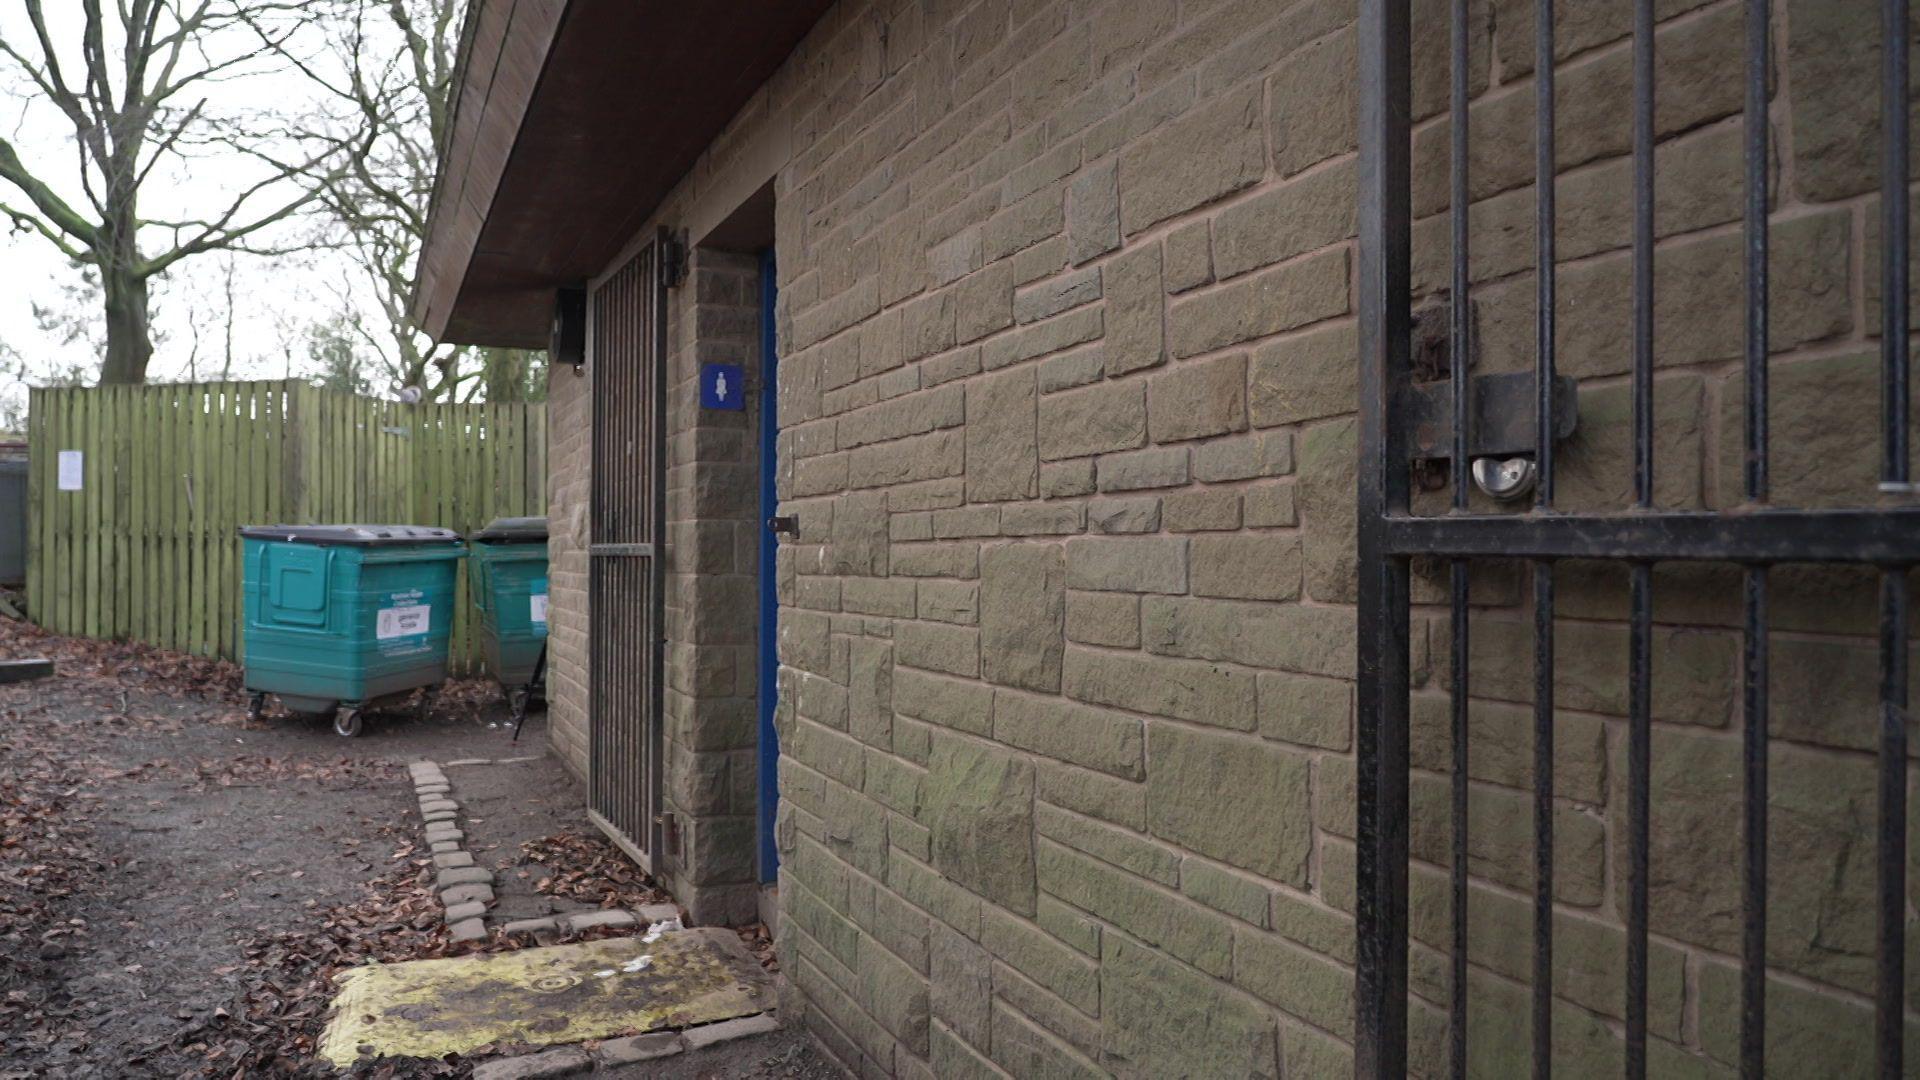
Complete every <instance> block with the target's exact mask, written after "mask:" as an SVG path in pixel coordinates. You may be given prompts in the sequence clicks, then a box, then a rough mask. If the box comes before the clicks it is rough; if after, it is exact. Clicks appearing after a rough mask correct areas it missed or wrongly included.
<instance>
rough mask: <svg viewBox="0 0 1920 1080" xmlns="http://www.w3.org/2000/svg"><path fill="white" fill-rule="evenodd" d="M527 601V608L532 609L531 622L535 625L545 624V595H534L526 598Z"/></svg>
mask: <svg viewBox="0 0 1920 1080" xmlns="http://www.w3.org/2000/svg"><path fill="white" fill-rule="evenodd" d="M527 600H528V606H529V607H530V608H532V613H533V621H534V622H537V623H544V622H546V621H547V594H546V593H534V594H533V595H532V596H530V597H528V598H527Z"/></svg>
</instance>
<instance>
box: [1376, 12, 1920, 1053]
mask: <svg viewBox="0 0 1920 1080" xmlns="http://www.w3.org/2000/svg"><path fill="white" fill-rule="evenodd" d="M1469 6H1470V5H1469V4H1468V2H1467V0H1452V3H1451V33H1450V34H1449V40H1450V43H1451V44H1450V55H1451V57H1452V63H1451V71H1452V83H1451V104H1450V110H1449V117H1450V124H1451V129H1450V135H1451V139H1452V150H1451V166H1450V177H1449V178H1450V181H1451V193H1452V195H1451V199H1450V201H1449V206H1450V210H1449V215H1450V217H1451V238H1452V251H1451V260H1452V272H1451V288H1450V313H1449V315H1450V317H1449V322H1450V344H1451V346H1452V348H1451V354H1452V357H1453V358H1454V360H1453V362H1452V364H1451V371H1450V373H1449V374H1448V375H1447V376H1445V379H1446V381H1445V382H1442V383H1440V384H1439V385H1438V386H1435V387H1429V388H1428V389H1430V390H1434V391H1437V392H1438V393H1439V401H1440V402H1441V403H1442V406H1443V409H1442V411H1443V412H1444V411H1445V410H1444V406H1445V405H1446V404H1447V403H1448V402H1450V404H1451V431H1450V436H1451V448H1450V452H1448V451H1446V450H1443V451H1442V452H1441V453H1442V456H1443V457H1446V458H1447V459H1449V461H1450V465H1451V475H1452V483H1453V499H1452V507H1451V510H1450V511H1448V512H1446V513H1444V514H1436V515H1428V516H1416V515H1415V514H1414V513H1413V512H1412V503H1411V499H1410V492H1411V473H1412V469H1411V466H1410V464H1409V441H1410V438H1411V437H1412V435H1413V429H1414V426H1415V425H1414V423H1413V418H1412V417H1411V416H1410V415H1409V409H1410V408H1411V407H1412V405H1413V404H1414V402H1413V400H1412V399H1413V397H1414V396H1415V394H1414V387H1413V383H1414V370H1413V362H1412V359H1411V351H1410V350H1411V347H1412V341H1411V338H1412V334H1411V330H1412V317H1411V315H1410V312H1409V304H1410V301H1411V293H1410V282H1411V276H1410V272H1411V265H1410V252H1411V238H1410V226H1411V216H1410V215H1411V200H1410V187H1409V185H1410V180H1411V172H1410V158H1411V154H1410V145H1409V144H1410V134H1411V125H1410V117H1411V114H1412V102H1411V79H1410V71H1409V68H1410V47H1409V33H1408V22H1409V12H1408V8H1409V3H1408V0H1362V3H1361V5H1360V78H1361V81H1362V96H1361V110H1360V193H1359V194H1360V277H1359V285H1360V300H1359V314H1360V331H1359V334H1360V351H1361V358H1360V359H1361V374H1360V409H1361V413H1360V462H1359V484H1358V505H1359V522H1358V528H1359V537H1358V540H1359V559H1360V561H1359V578H1360V580H1359V590H1360V591H1359V602H1360V610H1359V641H1358V647H1359V673H1360V686H1359V710H1360V727H1359V744H1358V757H1359V762H1358V764H1359V773H1360V788H1359V830H1360V832H1359V836H1360V843H1359V847H1358V867H1357V870H1358V877H1357V898H1356V899H1357V905H1358V908H1357V910H1358V920H1357V922H1358V927H1357V932H1358V942H1357V946H1358V987H1357V996H1358V1000H1357V1028H1356V1032H1355V1035H1356V1040H1355V1043H1356V1051H1357V1054H1356V1072H1357V1074H1358V1075H1361V1076H1369V1077H1399V1076H1402V1075H1405V1073H1406V1071H1407V1067H1408V1059H1407V1017H1408V1007H1407V992H1408V990H1407V966H1408V896H1407V890H1408V877H1409V874H1408V840H1409V821H1408V806H1409V714H1410V709H1409V691H1410V685H1409V683H1410V655H1409V621H1410V617H1411V609H1410V601H1411V597H1410V575H1411V569H1412V562H1413V560H1414V559H1415V558H1416V557H1426V558H1433V559H1437V560H1439V561H1441V562H1443V563H1445V564H1446V565H1447V566H1448V568H1449V572H1450V574H1449V576H1450V581H1449V584H1450V587H1451V592H1450V603H1451V609H1452V610H1451V626H1452V641H1451V657H1450V660H1449V663H1450V673H1451V684H1450V685H1451V688H1452V694H1453V698H1452V706H1451V726H1452V742H1453V748H1452V752H1453V761H1452V769H1451V774H1452V775H1451V780H1452V806H1451V814H1452V822H1453V828H1452V866H1451V897H1452V905H1451V919H1452V925H1451V938H1450V940H1451V949H1452V956H1451V961H1452V963H1451V986H1452V988H1453V990H1452V992H1451V993H1450V995H1449V1008H1450V1016H1449V1024H1448V1030H1449V1039H1448V1046H1447V1057H1448V1064H1447V1067H1448V1069H1449V1070H1450V1072H1451V1074H1452V1075H1454V1076H1461V1075H1464V1073H1465V1070H1466V1062H1467V1057H1466V1050H1467V1047H1466V1031H1467V1027H1466V1024H1465V1019H1466V1002H1467V994H1466V993H1465V992H1464V985H1465V979H1466V971H1467V948H1466V945H1467V911H1466V908H1467V879H1468V862H1467V846H1466V837H1467V827H1468V821H1467V806H1468V799H1467V793H1468V784H1467V781H1468V770H1467V740H1468V735H1469V732H1468V730H1467V716H1468V710H1467V700H1468V680H1469V676H1470V674H1471V673H1470V672H1469V671H1468V663H1467V656H1468V629H1469V621H1468V615H1467V597H1468V592H1467V589H1468V581H1469V568H1470V563H1471V562H1472V560H1474V559H1476V558H1479V559H1484V558H1489V557H1502V558H1510V559H1524V560H1527V562H1528V563H1529V565H1530V568H1531V580H1532V603H1533V636H1534V652H1533V658H1532V659H1533V730H1534V758H1533V762H1534V765H1533V784H1534V792H1533V815H1532V819H1533V820H1532V826H1533V833H1534V859H1533V863H1534V877H1535V886H1534V889H1535V896H1534V904H1533V909H1534V932H1533V963H1532V969H1533V976H1532V1025H1531V1026H1532V1039H1533V1047H1532V1053H1533V1061H1534V1065H1533V1069H1534V1073H1535V1075H1537V1076H1543V1075H1545V1074H1546V1073H1547V1071H1548V1069H1549V1067H1550V1065H1549V1062H1550V1056H1549V1055H1550V1049H1551V1045H1552V1032H1551V1026H1550V1002H1551V998H1552V993H1551V987H1552V980H1551V973H1552V971H1553V967H1552V949H1553V934H1552V929H1551V927H1552V923H1551V913H1552V908H1553V807H1554V793H1553V768H1552V763H1553V735H1554V725H1553V667H1554V582H1555V563H1556V561H1557V560H1562V559H1576V558H1577V559H1584V560H1611V561H1613V562H1615V563H1618V564H1624V565H1625V566H1626V567H1627V568H1628V572H1629V582H1630V586H1629V588H1630V595H1629V607H1628V610H1629V620H1630V627H1629V638H1628V640H1629V655H1628V664H1629V668H1628V671H1629V682H1630V686H1629V695H1628V713H1629V715H1628V736H1627V755H1626V756H1627V815H1628V828H1627V837H1626V850H1627V854H1628V869H1627V877H1628V887H1627V904H1626V912H1625V920H1626V924H1627V934H1626V939H1627V946H1626V948H1627V964H1626V972H1627V974H1626V1005H1625V1012H1626V1017H1625V1020H1626V1023H1625V1035H1626V1056H1625V1064H1626V1071H1627V1073H1628V1075H1630V1076H1636V1077H1637V1076H1644V1075H1645V1073H1646V1067H1647V1058H1646V1038H1647V972H1648V850H1649V831H1648V828H1649V826H1648V822H1649V811H1650V779H1649V776H1650V768H1651V765H1650V761H1651V743H1652V739H1651V727H1650V707H1651V696H1650V695H1651V684H1652V652H1653V649H1652V636H1653V631H1652V626H1653V617H1652V610H1653V604H1652V592H1653V586H1652V581H1653V578H1652V568H1653V566H1654V564H1656V563H1659V562H1670V561H1695V562H1701V561H1711V562H1722V563H1733V564H1737V565H1739V566H1741V567H1742V568H1743V581H1744V586H1743V598H1742V599H1743V606H1744V627H1743V633H1742V641H1743V645H1742V665H1741V667H1742V689H1741V695H1740V702H1739V715H1740V720H1739V723H1740V726H1741V740H1742V753H1741V759H1742V762H1743V777H1742V781H1743V787H1742V796H1741V797H1742V802H1743V815H1742V820H1743V830H1742V840H1741V845H1742V848H1743V851H1744V856H1743V866H1742V867H1741V873H1740V883H1741V892H1742V905H1741V916H1742V920H1741V940H1742V950H1741V951H1742V955H1743V961H1744V963H1743V971H1742V980H1741V1007H1740V1039H1739V1056H1740V1062H1741V1071H1742V1073H1743V1075H1746V1076H1753V1077H1757V1076H1760V1075H1762V1073H1763V1071H1764V1062H1765V1046H1766V1042H1765V1030H1764V1026H1765V1017H1766V1012H1765V1008H1764V1003H1765V993H1766V981H1765V979H1766V975H1765V971H1766V942H1767V930H1766V928H1767V882H1768V875H1767V865H1766V853H1767V812H1766V808H1767V792H1768V776H1767V762H1768V755H1767V743H1768V723H1767V719H1768V702H1767V694H1768V648H1769V645H1768V636H1767V628H1768V611H1767V603H1768V581H1769V568H1770V567H1771V566H1773V565H1775V564H1779V563H1790V562H1791V563H1822V562H1824V563H1851V564H1856V565H1865V566H1871V567H1877V568H1878V569H1879V578H1880V591H1879V596H1880V600H1879V603H1880V612H1879V625H1880V634H1879V637H1880V641H1879V656H1880V660H1879V664H1880V677H1879V688H1878V690H1879V702H1880V704H1879V710H1878V711H1879V715H1878V716H1877V717H1861V718H1860V720H1861V722H1862V723H1864V724H1872V725H1874V729H1875V732H1876V738H1875V745H1876V748H1877V755H1878V762H1879V764H1878V778H1879V780H1878V785H1877V799H1878V822H1877V837H1878V842H1877V845H1876V847H1875V865H1876V872H1877V885H1876V888H1875V892H1874V905H1875V914H1876V925H1877V941H1876V946H1877V948H1876V960H1875V962H1876V965H1877V967H1876V970H1875V986H1876V990H1875V1036H1874V1054H1875V1059H1876V1066H1875V1067H1876V1071H1877V1073H1878V1075H1880V1076H1883V1077H1895V1076H1900V1075H1902V1069H1903V1061H1902V1039H1901V1036H1902V1012H1903V1006H1904V1003H1903V1000H1902V996H1903V995H1902V987H1903V986H1904V974H1905V973H1904V971H1903V958H1904V956H1905V942H1904V940H1903V937H1904V934H1903V919H1904V915H1905V910H1904V907H1905V899H1904V893H1905V862H1906V848H1907V843H1908V838H1907V836H1906V822H1907V811H1906V761H1907V745H1906V744H1907V732H1906V713H1907V702H1908V687H1907V678H1908V672H1907V663H1908V661H1907V656H1908V652H1907V648H1908V645H1907V627H1908V579H1907V570H1908V569H1909V568H1911V567H1912V566H1914V565H1915V564H1920V508H1916V507H1915V506H1914V504H1913V503H1912V501H1911V499H1910V496H1912V495H1913V494H1914V485H1913V483H1912V479H1911V477H1910V474H1909V453H1908V428H1909V417H1908V401H1909V396H1908V395H1909V387H1908V356H1907V353H1908V335H1909V326H1908V311H1907V306H1908V305H1907V297H1908V291H1907V290H1908V282H1907V273H1908V271H1907V264H1906V258H1905V253H1906V252H1907V250H1908V223H1907V206H1908V200H1907V195H1906V192H1907V186H1908V185H1907V176H1906V167H1907V161H1908V156H1907V155H1908V131H1907V129H1908V117H1907V110H1906V108H1905V107H1904V106H1905V102H1906V101H1907V92H1908V87H1907V82H1908V79H1907V63H1908V58H1907V51H1906V50H1905V49H1903V48H1882V49H1880V50H1879V51H1880V53H1881V57H1882V63H1881V71H1880V77H1881V121H1882V132H1883V143H1884V145H1883V146H1882V147H1881V155H1880V161H1881V189H1880V196H1881V197H1880V214H1881V218H1880V221H1881V229H1882V235H1883V236H1885V237H1887V241H1886V242H1885V243H1883V244H1882V245H1881V251H1882V256H1881V265H1880V266H1879V267H1878V268H1877V269H1878V272H1879V274H1880V281H1881V295H1882V296H1884V297H1885V298H1886V303H1885V304H1884V305H1883V306H1882V312H1881V324H1880V349H1881V368H1882V373H1881V391H1882V392H1881V402H1880V404H1881V411H1880V415H1879V420H1880V424H1879V428H1880V438H1881V442H1882V454H1881V469H1880V476H1881V485H1880V487H1881V491H1882V492H1883V493H1884V495H1883V498H1882V499H1881V504H1880V506H1879V507H1877V508H1866V509H1835V510H1807V509H1790V508H1781V507H1776V506H1775V505H1773V504H1771V503H1770V502H1769V498H1768V474H1767V466H1768V439H1767V417H1768V389H1767V357H1768V340H1767V335H1768V317H1767V300H1768V293H1767V277H1766V271H1767V250H1768V196H1767V176H1768V161H1769V154H1770V148H1769V146H1768V141H1769V129H1768V125H1767V122H1766V112H1767V108H1768V87H1769V80H1770V78H1771V77H1772V73H1771V72H1770V71H1769V70H1768V69H1769V66H1770V65H1771V50H1772V47H1773V46H1772V42H1771V41H1770V38H1771V36H1772V32H1771V28H1770V18H1771V12H1770V5H1769V3H1768V2H1767V0H1747V2H1746V4H1745V9H1746V14H1745V20H1746V23H1745V25H1746V37H1745V45H1744V48H1745V57H1746V63H1745V71H1744V79H1745V86H1746V99H1745V100H1746V104H1745V117H1746V120H1745V132H1746V137H1745V148H1744V165H1745V170H1744V172H1745V185H1746V211H1745V223H1744V226H1743V228H1744V237H1745V243H1744V245H1743V251H1744V261H1745V320H1744V326H1745V336H1746V342H1745V351H1744V376H1745V385H1746V386H1747V387H1748V388H1749V389H1748V392H1747V400H1746V402H1745V411H1744V424H1743V427H1744V443H1743V447H1742V449H1743V452H1744V491H1745V496H1746V505H1744V506H1742V507H1740V508H1738V509H1737V510H1734V511H1732V512H1728V513H1708V512H1697V511H1664V510H1658V509H1655V506H1654V498H1653V492H1654V489H1653V482H1652V476H1653V465H1654V461H1653V394H1652V383H1653V346H1654V332H1653V329H1654V328H1653V296H1654V294H1653V273H1654V264H1653V254H1654V225H1653V220H1652V219H1653V212H1652V211H1653V206H1654V199H1653V191H1654V180H1655V177H1654V169H1653V150H1654V128H1653V120H1654V116H1653V100H1654V98H1653V76H1654V64H1653V36H1654V14H1653V12H1654V3H1653V0H1635V3H1634V5H1633V45H1632V53H1633V64H1632V68H1633V73H1634V78H1633V84H1632V89H1631V97H1632V102H1631V106H1632V116H1633V138H1632V161H1633V178H1634V183H1633V206H1634V228H1633V231H1632V258H1633V273H1632V278H1631V294H1632V305H1631V312H1630V313H1624V312H1623V313H1622V314H1623V315H1630V319H1631V323H1630V325H1631V330H1632V366H1631V400H1632V414H1631V421H1630V422H1631V434H1632V445H1633V473H1634V485H1633V492H1634V499H1633V505H1632V506H1631V507H1623V508H1621V509H1620V511H1618V512H1610V513H1596V514H1570V513H1558V512H1556V511H1555V508H1554V483H1553V481H1554V461H1553V451H1554V447H1553V439H1552V437H1551V434H1549V435H1548V436H1547V437H1544V438H1543V437H1541V433H1543V432H1547V433H1551V432H1552V430H1553V427H1554V424H1553V420H1554V417H1555V401H1554V391H1553V389H1552V388H1553V386H1554V378H1555V368H1554V348H1555V336H1554V325H1553V315H1554V302H1553V301H1554V277H1555V274H1554V272H1553V267H1554V201H1553V194H1554V183H1553V179H1552V178H1553V176H1554V171H1555V170H1554V149H1553V147H1554V141H1553V136H1554V123H1553V115H1554V113H1553V108H1554V90H1553V78H1552V74H1553V71H1554V64H1555V53H1554V29H1553V11H1554V6H1555V5H1554V4H1553V2H1552V0H1541V2H1538V3H1536V5H1535V6H1536V14H1535V42H1534V48H1533V52H1534V57H1533V63H1534V65H1535V73H1536V74H1535V87H1536V89H1535V102H1536V116H1535V145H1534V150H1535V173H1534V191H1535V193H1536V208H1535V210H1536V219H1535V222H1536V238H1537V245H1538V246H1537V249H1536V252H1535V260H1536V261H1535V263H1534V266H1535V267H1536V268H1546V272H1540V271H1539V270H1538V269H1536V271H1535V278H1536V287H1537V303H1538V306H1537V308H1536V313H1535V315H1534V316H1533V318H1534V319H1535V321H1536V327H1535V330H1536V338H1535V340H1536V344H1537V359H1536V366H1535V370H1534V372H1533V374H1532V376H1531V378H1530V379H1529V380H1528V390H1527V394H1528V396H1529V397H1530V398H1531V401H1532V413H1533V415H1532V417H1531V418H1530V423H1531V437H1530V438H1529V442H1531V443H1532V446H1533V455H1534V463H1535V465H1536V466H1537V476H1538V479H1537V488H1536V491H1535V497H1534V502H1533V505H1532V507H1531V509H1530V510H1528V511H1527V512H1524V513H1514V514H1489V513H1476V512H1472V511H1470V509H1469V501H1468V496H1467V488H1466V477H1467V471H1468V464H1469V454H1470V449H1469V447H1470V443H1469V435H1470V432H1469V426H1470V424H1472V423H1473V422H1474V420H1473V419H1472V418H1470V417H1469V410H1468V408H1467V398H1468V395H1467V394H1466V393H1463V392H1462V388H1463V386H1465V385H1468V384H1467V380H1469V379H1470V378H1471V377H1472V376H1471V373H1470V372H1468V371H1467V370H1466V369H1467V368H1468V366H1469V363H1470V359H1471V352H1470V350H1469V348H1468V346H1469V344H1470V342H1469V341H1468V335H1469V333H1470V327H1471V318H1470V310H1471V308H1470V296H1469V284H1470V283H1469V276H1468V253H1467V250H1466V247H1467V241H1468V231H1467V213H1466V208H1467V205H1468V199H1467V192H1468V190H1469V189H1468V183H1467V179H1468V178H1467V160H1468V158H1467V145H1468V144H1467V118H1468V111H1467V97H1468V93H1467V90H1468V83H1467V77H1466V74H1465V71H1466V64H1464V63H1463V62H1462V58H1464V57H1465V55H1466V50H1467V44H1468V37H1469V35H1468V29H1467V27H1468V23H1467V19H1468V8H1469ZM1881 7H1882V19H1881V29H1882V36H1881V39H1880V40H1881V41H1882V42H1903V41H1907V40H1908V26H1907V12H1906V3H1905V0H1882V4H1881ZM1870 272H1871V271H1870ZM1863 404H1864V403H1863ZM1476 412H1477V410H1476ZM1902 500H1905V501H1904V502H1902ZM1894 503H1899V505H1890V504H1894ZM1780 869H1781V870H1782V871H1783V872H1784V871H1787V870H1790V869H1791V868H1785V867H1783V868H1780Z"/></svg>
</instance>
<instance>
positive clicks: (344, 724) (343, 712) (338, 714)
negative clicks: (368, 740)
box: [333, 705, 366, 739]
mask: <svg viewBox="0 0 1920 1080" xmlns="http://www.w3.org/2000/svg"><path fill="white" fill-rule="evenodd" d="M365 720H366V717H365V715H364V714H362V712H361V711H360V709H359V708H358V707H355V706H344V705H343V706H341V707H340V708H339V709H338V710H336V711H335V712H334V714H333V733H334V734H335V735H338V736H340V737H341V738H343V739H351V738H353V737H354V736H355V735H358V734H360V728H361V727H362V726H363V723H364V721H365Z"/></svg>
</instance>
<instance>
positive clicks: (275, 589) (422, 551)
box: [240, 525, 466, 736]
mask: <svg viewBox="0 0 1920 1080" xmlns="http://www.w3.org/2000/svg"><path fill="white" fill-rule="evenodd" d="M240 536H241V539H242V544H243V546H244V548H245V570H244V574H245V577H244V582H243V588H244V590H245V616H246V627H245V635H244V638H245V648H244V656H243V662H244V664H245V667H246V679H245V682H246V688H247V692H248V695H249V697H248V706H247V715H248V716H249V717H250V718H253V719H258V718H259V717H260V716H261V715H262V713H263V712H264V711H265V709H266V701H267V695H269V694H271V695H273V696H274V697H277V698H279V699H280V703H281V704H282V705H285V706H286V707H287V708H288V709H291V710H292V711H294V712H299V713H327V712H331V713H333V730H334V731H336V732H338V733H339V734H341V735H346V736H353V735H358V734H359V733H360V728H361V724H362V721H363V720H364V719H365V714H366V710H367V709H368V708H371V707H373V706H377V705H383V704H389V703H393V702H396V701H398V700H400V699H403V698H405V697H406V696H407V695H409V694H411V693H413V692H414V691H415V690H420V689H423V688H424V689H425V690H426V693H425V694H423V695H421V699H420V706H419V715H421V716H425V715H426V713H427V710H428V709H429V708H430V707H431V705H432V700H433V695H434V693H435V692H436V691H437V690H438V689H439V688H440V684H442V683H444V682H445V681H446V679H447V642H448V639H449V638H450V637H451V635H452V632H453V591H454V582H455V580H456V576H457V571H458V569H459V560H460V559H462V558H465V557H466V547H465V546H464V545H463V544H462V543H461V542H460V536H459V534H458V533H455V532H454V531H453V530H451V529H433V528H426V527H423V526H416V525H248V526H244V527H242V528H241V530H240Z"/></svg>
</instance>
